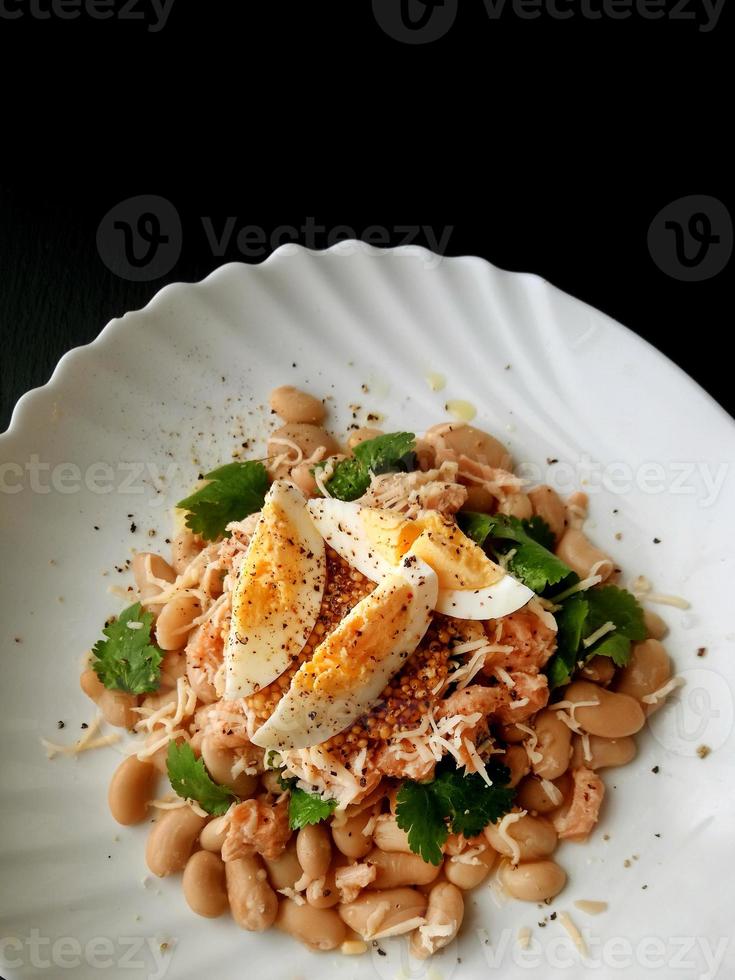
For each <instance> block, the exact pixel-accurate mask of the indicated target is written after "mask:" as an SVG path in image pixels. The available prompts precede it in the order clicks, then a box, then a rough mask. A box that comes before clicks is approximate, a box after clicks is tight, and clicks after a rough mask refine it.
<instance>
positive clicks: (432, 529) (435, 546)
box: [411, 513, 505, 589]
mask: <svg viewBox="0 0 735 980" xmlns="http://www.w3.org/2000/svg"><path fill="white" fill-rule="evenodd" d="M415 523H416V524H417V525H418V526H419V527H420V528H421V533H420V534H419V535H418V537H417V538H416V540H415V541H414V542H413V545H412V546H411V551H412V553H413V554H414V555H417V556H418V557H419V558H421V559H423V561H425V562H426V564H427V565H429V566H430V567H431V568H433V569H434V571H435V572H436V574H437V578H438V579H439V588H440V589H485V588H487V587H488V586H489V585H494V584H495V582H497V581H499V580H500V579H501V578H502V577H503V575H504V574H505V573H504V572H503V569H502V568H501V567H500V566H499V565H496V564H495V562H494V561H491V560H490V559H489V558H488V557H487V555H486V554H485V552H484V551H483V550H482V548H481V547H480V546H479V545H478V544H475V542H474V541H473V540H472V539H471V538H468V537H467V535H466V534H464V533H463V532H462V531H461V530H460V529H459V528H458V527H457V525H456V524H454V523H452V522H451V521H446V520H444V518H443V517H442V516H441V514H437V513H432V514H427V515H426V516H424V517H419V518H418V519H417V520H416V521H415Z"/></svg>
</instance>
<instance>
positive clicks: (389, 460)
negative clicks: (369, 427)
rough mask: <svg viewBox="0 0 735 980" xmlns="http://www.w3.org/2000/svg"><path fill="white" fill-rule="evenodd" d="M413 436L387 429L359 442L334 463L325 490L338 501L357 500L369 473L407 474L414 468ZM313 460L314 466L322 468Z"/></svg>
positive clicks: (364, 486)
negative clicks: (376, 435)
mask: <svg viewBox="0 0 735 980" xmlns="http://www.w3.org/2000/svg"><path fill="white" fill-rule="evenodd" d="M415 449H416V437H415V436H414V434H413V433H412V432H389V433H387V434H386V435H383V436H378V437H377V438H376V439H368V440H366V441H365V442H361V443H360V445H359V446H355V448H354V449H353V451H352V452H353V456H354V458H352V459H343V460H341V461H340V462H338V463H336V464H335V466H334V472H333V474H332V477H331V478H330V480H329V482H328V483H327V485H326V486H327V489H328V490H329V492H330V494H331V495H332V496H333V497H337V498H338V499H339V500H357V498H358V497H361V496H362V495H363V494H364V493H365V491H366V490H367V488H368V487H369V486H370V474H371V473H375V475H376V476H377V475H379V474H381V473H396V472H400V473H408V472H410V471H411V470H414V469H415V468H416V457H415V453H414V450H415ZM324 465H325V464H324V463H317V465H316V467H315V469H322V468H323V467H324Z"/></svg>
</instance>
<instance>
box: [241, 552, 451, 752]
mask: <svg viewBox="0 0 735 980" xmlns="http://www.w3.org/2000/svg"><path fill="white" fill-rule="evenodd" d="M437 595H438V582H437V576H436V573H435V572H434V571H433V570H432V569H431V568H429V566H428V565H427V564H426V563H425V562H423V561H421V560H420V559H419V558H416V556H415V555H407V556H406V557H405V558H403V559H402V560H401V562H400V564H399V565H398V567H396V568H393V569H391V571H390V573H389V574H388V575H387V576H386V577H385V578H383V579H382V581H381V582H380V584H379V585H378V587H377V588H376V589H375V590H374V591H373V592H371V593H370V595H367V596H365V598H364V599H362V600H361V601H360V602H358V603H357V605H356V606H354V607H353V609H352V610H351V611H350V612H349V613H348V614H347V615H346V616H345V617H344V619H342V621H341V622H340V623H339V625H338V626H337V627H336V628H335V629H334V630H333V631H332V632H331V633H330V634H329V635H328V636H327V637H326V638H325V639H324V640H323V642H322V643H320V645H319V646H318V647H317V649H316V650H315V651H314V655H313V657H312V658H311V660H309V661H307V662H306V663H303V664H302V665H301V667H300V668H299V670H298V671H297V672H296V674H295V675H294V677H293V680H292V681H291V686H290V687H289V689H288V691H287V692H286V693H285V695H284V696H283V697H282V698H281V700H280V701H279V702H278V707H277V708H276V710H275V712H274V713H273V714H272V715H271V717H270V718H269V719H268V721H266V722H265V724H264V725H262V726H261V727H260V728H259V729H258V730H257V732H256V733H255V734H254V735H253V737H252V740H253V742H254V743H255V744H256V745H260V746H262V747H263V748H275V749H303V748H308V747H309V746H311V745H317V744H318V743H320V742H324V741H326V740H327V739H329V738H331V737H332V736H333V735H337V734H338V733H339V732H341V731H343V730H344V729H345V728H347V727H349V726H350V725H351V724H353V722H355V721H356V720H357V719H358V718H359V717H360V716H361V715H363V714H365V712H366V711H368V710H369V709H370V708H371V706H372V705H373V704H374V703H375V702H376V701H377V700H378V699H379V698H380V695H381V693H382V691H383V689H384V688H385V686H386V684H387V683H388V681H389V680H390V679H391V677H393V675H394V674H396V673H397V672H398V671H399V670H400V668H401V667H402V665H403V664H404V663H405V661H406V660H407V658H408V657H409V656H410V655H411V654H412V653H413V651H414V650H415V649H416V647H417V646H418V644H419V643H420V641H421V638H422V637H423V635H424V633H425V632H426V630H427V629H428V627H429V623H430V622H431V617H432V614H433V612H434V607H435V603H436V599H437Z"/></svg>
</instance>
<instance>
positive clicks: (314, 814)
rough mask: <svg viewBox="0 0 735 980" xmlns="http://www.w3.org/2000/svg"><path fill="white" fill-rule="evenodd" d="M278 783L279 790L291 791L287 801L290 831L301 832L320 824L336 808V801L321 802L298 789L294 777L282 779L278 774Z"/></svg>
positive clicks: (315, 795)
mask: <svg viewBox="0 0 735 980" xmlns="http://www.w3.org/2000/svg"><path fill="white" fill-rule="evenodd" d="M278 782H279V785H280V787H281V789H288V790H290V791H291V799H290V800H289V801H288V825H289V827H290V828H291V830H301V828H302V827H307V826H308V825H309V824H312V823H321V821H322V820H326V819H327V818H328V817H331V815H332V814H333V813H334V811H335V809H336V807H337V801H336V800H323V799H322V798H321V796H317V794H316V793H307V792H306V790H303V789H299V787H298V786H297V785H296V783H297V782H298V780H297V779H296V778H295V777H286V778H284V777H283V776H281V775H280V774H279V776H278Z"/></svg>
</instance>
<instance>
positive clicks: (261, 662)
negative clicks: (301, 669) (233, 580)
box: [224, 480, 326, 700]
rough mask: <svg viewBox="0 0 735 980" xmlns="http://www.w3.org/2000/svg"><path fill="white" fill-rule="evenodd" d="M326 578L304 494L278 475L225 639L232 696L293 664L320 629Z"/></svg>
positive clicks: (319, 543) (255, 687)
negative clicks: (308, 641)
mask: <svg viewBox="0 0 735 980" xmlns="http://www.w3.org/2000/svg"><path fill="white" fill-rule="evenodd" d="M269 549H271V551H270V556H271V558H270V559H269ZM274 549H275V551H274ZM274 554H275V555H276V556H278V557H279V558H280V559H281V560H280V561H278V560H277V558H276V557H272V556H273V555H274ZM269 560H270V563H269ZM325 584H326V555H325V547H324V540H323V538H322V536H321V535H320V534H319V532H318V531H317V529H316V527H315V526H314V524H313V523H312V520H311V518H310V517H309V512H308V511H307V509H306V500H305V498H304V496H303V494H302V493H301V492H300V491H299V490H297V489H296V487H294V486H292V485H291V484H290V483H287V482H286V481H284V480H276V481H275V482H274V483H273V484H272V485H271V488H270V490H269V491H268V494H267V496H266V498H265V503H264V506H263V513H262V515H261V517H260V520H259V521H258V524H257V525H256V527H255V531H254V533H253V537H252V539H251V541H250V545H249V547H248V551H247V553H246V555H245V559H244V561H243V564H242V567H241V569H240V574H239V577H238V580H237V584H236V587H235V590H234V593H233V597H232V622H231V626H230V633H229V636H228V639H227V643H226V644H225V693H224V696H225V698H226V699H229V700H231V699H234V698H242V697H245V696H246V695H248V694H253V693H254V692H256V691H259V690H261V689H262V688H264V687H266V686H267V685H268V684H270V683H272V682H273V681H274V680H275V679H276V678H277V677H279V676H280V675H281V674H282V673H283V671H284V670H286V668H287V667H289V666H290V664H291V663H292V662H293V658H294V657H296V656H298V654H299V653H300V652H301V650H302V649H303V647H304V644H305V643H306V641H307V639H308V638H309V636H310V635H311V632H312V630H313V629H314V625H315V624H316V620H317V617H318V615H319V609H320V607H321V602H322V596H323V594H324V587H325Z"/></svg>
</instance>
